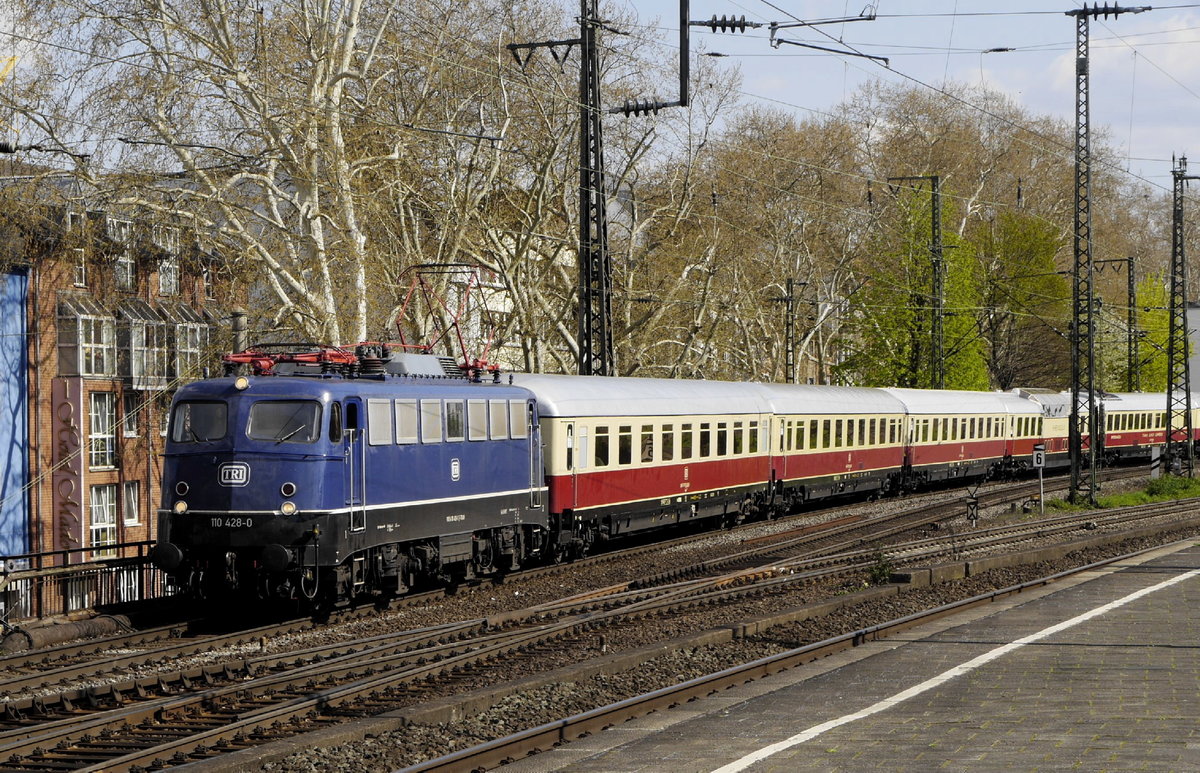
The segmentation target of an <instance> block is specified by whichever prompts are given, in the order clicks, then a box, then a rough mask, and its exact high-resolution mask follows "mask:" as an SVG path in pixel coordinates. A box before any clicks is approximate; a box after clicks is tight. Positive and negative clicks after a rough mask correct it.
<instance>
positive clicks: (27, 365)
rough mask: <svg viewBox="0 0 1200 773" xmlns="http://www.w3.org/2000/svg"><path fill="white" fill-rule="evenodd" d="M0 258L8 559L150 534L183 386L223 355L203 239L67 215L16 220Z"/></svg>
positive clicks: (99, 553)
mask: <svg viewBox="0 0 1200 773" xmlns="http://www.w3.org/2000/svg"><path fill="white" fill-rule="evenodd" d="M9 226H10V227H9V229H8V231H9V233H8V234H7V241H6V242H5V245H6V247H7V250H6V254H5V255H4V256H3V259H2V260H0V324H2V327H0V370H2V372H0V410H3V411H4V415H3V418H2V419H0V557H3V556H13V555H18V554H20V553H26V552H43V551H51V550H74V549H78V548H89V549H90V550H87V551H83V552H77V553H74V554H73V555H72V560H76V561H79V560H89V559H91V558H102V557H107V556H111V555H115V551H113V550H112V549H111V548H107V546H110V545H113V544H116V543H120V542H133V541H141V540H150V539H153V537H154V528H155V517H154V513H155V511H156V509H157V505H158V502H159V499H160V491H159V478H160V454H161V451H162V446H163V437H164V434H165V431H166V414H167V409H168V407H169V404H170V398H171V394H172V393H173V391H174V389H175V387H176V386H177V385H178V384H180V383H183V382H186V381H188V380H191V379H194V378H198V377H200V376H201V375H202V371H203V368H204V366H206V365H208V364H210V363H212V362H214V360H215V358H214V356H213V355H214V352H215V351H216V349H218V348H221V349H223V348H225V347H224V345H223V344H224V337H223V336H222V335H220V334H219V333H218V331H219V330H220V329H221V328H222V327H223V326H224V323H223V321H222V320H223V317H225V316H226V314H225V312H222V311H220V310H219V309H218V305H217V301H216V298H217V297H218V294H219V293H221V292H222V291H223V290H225V291H227V289H228V288H227V287H225V288H222V287H221V286H220V285H221V282H220V281H218V280H217V278H216V277H217V274H218V271H217V269H218V268H219V265H218V261H217V259H216V257H215V256H214V255H212V254H211V253H209V252H206V251H205V250H203V249H202V248H201V247H200V245H199V244H198V242H197V239H196V236H195V234H192V233H189V232H188V231H186V230H185V229H183V228H181V227H178V226H175V225H164V224H161V223H159V224H151V223H147V222H139V220H138V219H137V218H136V217H123V216H117V215H114V214H111V213H106V212H102V211H84V210H81V209H76V208H73V207H72V206H69V205H63V206H42V205H39V206H37V207H36V209H35V211H34V212H33V214H31V215H29V216H28V217H27V218H26V220H25V221H24V222H19V223H15V224H14V223H12V222H10V223H9Z"/></svg>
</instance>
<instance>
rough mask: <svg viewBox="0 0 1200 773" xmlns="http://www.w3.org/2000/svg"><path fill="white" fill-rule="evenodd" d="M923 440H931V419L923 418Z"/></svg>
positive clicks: (924, 441) (926, 441)
mask: <svg viewBox="0 0 1200 773" xmlns="http://www.w3.org/2000/svg"><path fill="white" fill-rule="evenodd" d="M921 442H922V443H928V442H929V419H921Z"/></svg>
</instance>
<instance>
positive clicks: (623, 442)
mask: <svg viewBox="0 0 1200 773" xmlns="http://www.w3.org/2000/svg"><path fill="white" fill-rule="evenodd" d="M632 461H633V427H631V426H629V425H628V424H624V425H622V426H620V427H618V428H617V464H629V463H630V462H632Z"/></svg>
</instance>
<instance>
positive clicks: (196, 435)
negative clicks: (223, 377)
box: [171, 400, 229, 443]
mask: <svg viewBox="0 0 1200 773" xmlns="http://www.w3.org/2000/svg"><path fill="white" fill-rule="evenodd" d="M228 419H229V408H228V406H226V405H225V403H219V402H200V401H196V400H189V401H187V402H181V403H178V404H177V405H176V406H175V414H174V416H172V417H171V440H173V441H175V442H176V443H207V442H209V441H211V440H220V439H221V438H223V437H225V432H226V425H227V423H228Z"/></svg>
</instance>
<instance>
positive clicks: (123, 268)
mask: <svg viewBox="0 0 1200 773" xmlns="http://www.w3.org/2000/svg"><path fill="white" fill-rule="evenodd" d="M113 279H114V280H115V282H116V285H117V289H118V290H125V291H126V292H129V291H132V290H134V289H135V285H134V281H133V279H134V270H133V258H131V257H129V256H128V255H121V256H120V257H118V258H117V262H116V264H115V265H114V266H113Z"/></svg>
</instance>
